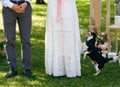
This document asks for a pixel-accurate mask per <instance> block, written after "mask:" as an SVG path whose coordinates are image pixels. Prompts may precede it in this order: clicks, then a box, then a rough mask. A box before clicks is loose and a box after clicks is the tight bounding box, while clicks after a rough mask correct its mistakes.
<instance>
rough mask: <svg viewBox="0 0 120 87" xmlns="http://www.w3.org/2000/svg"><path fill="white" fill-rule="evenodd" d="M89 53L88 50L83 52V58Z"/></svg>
mask: <svg viewBox="0 0 120 87" xmlns="http://www.w3.org/2000/svg"><path fill="white" fill-rule="evenodd" d="M89 53H90V52H88V51H86V52H85V53H84V57H83V58H84V59H85V58H86V55H87V54H89Z"/></svg>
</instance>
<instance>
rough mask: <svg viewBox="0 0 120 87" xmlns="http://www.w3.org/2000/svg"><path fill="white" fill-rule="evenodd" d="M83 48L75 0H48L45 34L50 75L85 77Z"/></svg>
mask: <svg viewBox="0 0 120 87" xmlns="http://www.w3.org/2000/svg"><path fill="white" fill-rule="evenodd" d="M80 49H81V40H80V32H79V23H78V15H77V8H76V4H75V0H48V9H47V20H46V34H45V68H46V74H48V75H53V76H64V75H66V76H67V77H76V76H81V64H80V55H81V52H80Z"/></svg>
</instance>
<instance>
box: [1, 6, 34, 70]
mask: <svg viewBox="0 0 120 87" xmlns="http://www.w3.org/2000/svg"><path fill="white" fill-rule="evenodd" d="M31 12H32V11H31V5H30V4H29V5H28V6H27V8H26V10H25V13H21V14H18V13H16V12H14V11H13V10H11V9H10V8H8V7H3V10H2V13H3V14H2V15H3V23H4V33H5V37H6V46H5V49H6V57H7V61H8V64H9V66H10V67H12V68H17V61H16V47H15V41H16V22H18V26H19V32H20V40H21V59H22V65H23V68H24V69H30V59H31V46H30V34H31V25H32V24H31Z"/></svg>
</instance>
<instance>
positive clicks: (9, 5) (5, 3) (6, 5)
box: [0, 0, 30, 8]
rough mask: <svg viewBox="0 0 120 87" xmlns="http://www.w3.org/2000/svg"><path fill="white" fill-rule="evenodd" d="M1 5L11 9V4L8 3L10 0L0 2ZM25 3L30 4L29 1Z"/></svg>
mask: <svg viewBox="0 0 120 87" xmlns="http://www.w3.org/2000/svg"><path fill="white" fill-rule="evenodd" d="M0 1H1V3H2V5H3V6H5V7H9V8H12V6H13V4H14V3H12V2H10V0H0ZM25 1H28V2H30V0H25Z"/></svg>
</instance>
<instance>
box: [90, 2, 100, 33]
mask: <svg viewBox="0 0 120 87" xmlns="http://www.w3.org/2000/svg"><path fill="white" fill-rule="evenodd" d="M101 8H102V1H101V0H90V30H93V29H92V26H95V27H96V30H95V31H96V32H97V33H98V34H99V33H100V26H101ZM93 31H94V30H93Z"/></svg>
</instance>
